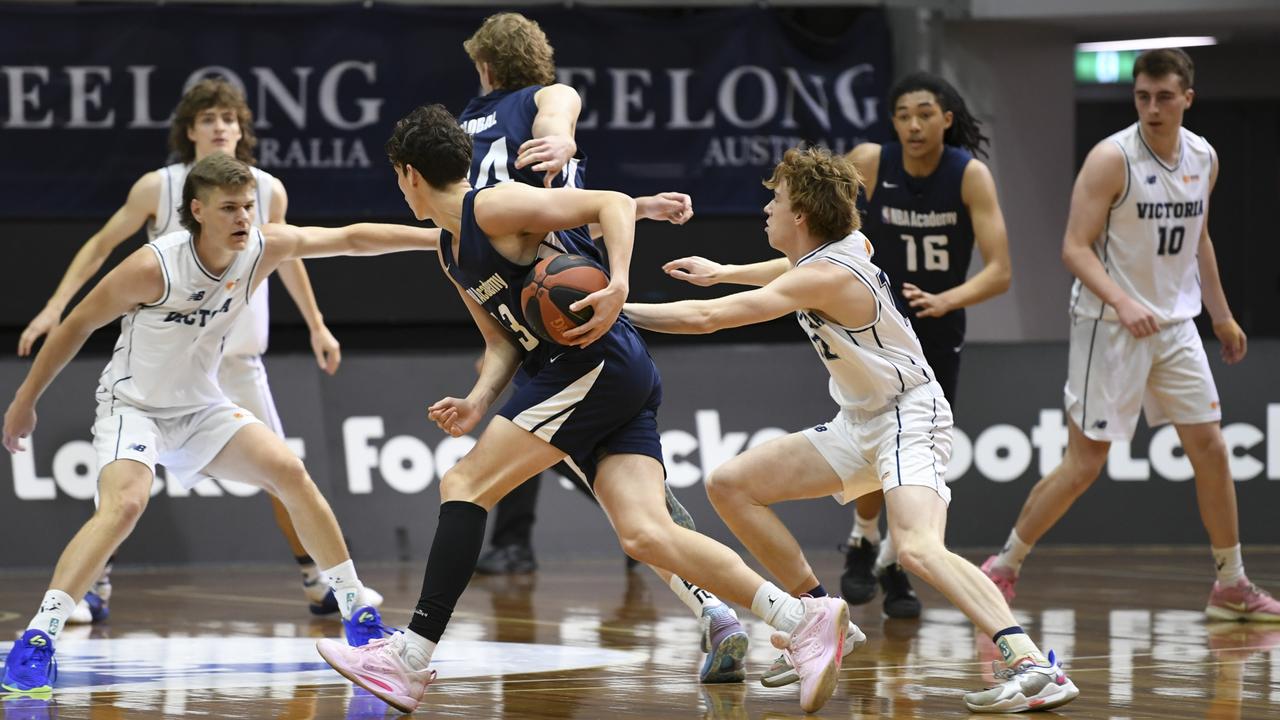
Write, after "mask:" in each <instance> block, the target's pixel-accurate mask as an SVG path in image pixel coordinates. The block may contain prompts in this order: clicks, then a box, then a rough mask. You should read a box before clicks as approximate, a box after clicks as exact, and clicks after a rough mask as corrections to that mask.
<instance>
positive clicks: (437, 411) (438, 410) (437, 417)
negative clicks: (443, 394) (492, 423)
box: [427, 397, 484, 437]
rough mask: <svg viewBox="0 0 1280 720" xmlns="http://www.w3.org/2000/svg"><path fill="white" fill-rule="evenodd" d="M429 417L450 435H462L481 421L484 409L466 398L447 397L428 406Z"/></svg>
mask: <svg viewBox="0 0 1280 720" xmlns="http://www.w3.org/2000/svg"><path fill="white" fill-rule="evenodd" d="M427 417H428V418H429V419H430V420H431V421H432V422H434V423H435V424H436V425H438V426H440V429H441V430H443V431H445V432H447V433H449V435H451V436H453V437H462V436H463V435H466V434H467V433H469V432H471V431H472V430H474V429H475V427H476V425H478V424H479V423H480V418H482V417H484V410H483V409H482V408H481V407H480V405H479V404H478V403H475V402H473V401H471V400H468V399H466V398H455V397H447V398H445V399H443V400H440V401H439V402H436V403H435V404H434V405H432V406H431V407H429V408H427Z"/></svg>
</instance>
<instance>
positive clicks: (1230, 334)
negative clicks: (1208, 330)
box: [1213, 318, 1249, 365]
mask: <svg viewBox="0 0 1280 720" xmlns="http://www.w3.org/2000/svg"><path fill="white" fill-rule="evenodd" d="M1213 334H1214V335H1217V336H1218V341H1219V342H1221V343H1222V361H1223V362H1225V363H1226V364H1228V365H1235V364H1236V363H1238V362H1240V361H1241V360H1243V359H1244V355H1245V353H1246V352H1248V349H1249V348H1248V345H1249V339H1248V338H1247V337H1245V334H1244V330H1241V329H1240V325H1239V323H1237V322H1236V321H1235V318H1227V319H1226V320H1223V321H1222V322H1216V323H1214V324H1213Z"/></svg>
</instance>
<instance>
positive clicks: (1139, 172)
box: [1071, 123, 1214, 325]
mask: <svg viewBox="0 0 1280 720" xmlns="http://www.w3.org/2000/svg"><path fill="white" fill-rule="evenodd" d="M1179 132H1180V133H1181V136H1182V139H1181V142H1180V143H1179V144H1180V146H1181V148H1182V149H1181V151H1180V152H1181V155H1180V156H1179V158H1178V162H1177V163H1176V164H1174V165H1173V166H1169V165H1166V164H1165V163H1164V161H1163V160H1161V159H1160V158H1158V157H1156V154H1155V153H1154V152H1152V151H1151V148H1149V147H1148V146H1147V143H1146V141H1145V140H1143V138H1142V133H1141V132H1140V131H1139V129H1138V124H1137V123H1134V124H1133V125H1130V126H1129V127H1127V128H1125V129H1124V130H1121V131H1120V132H1118V133H1116V134H1114V135H1112V136H1111V137H1109V138H1107V140H1108V141H1110V142H1113V143H1115V144H1116V146H1117V147H1119V148H1120V150H1121V151H1122V152H1123V153H1124V158H1125V166H1126V169H1127V174H1126V176H1125V188H1124V193H1123V194H1122V195H1121V196H1120V200H1119V201H1118V202H1117V203H1115V205H1113V206H1112V207H1111V212H1110V213H1109V214H1108V215H1107V226H1106V229H1105V230H1104V231H1103V234H1102V236H1101V237H1099V238H1098V239H1097V240H1096V241H1094V244H1093V249H1094V252H1095V253H1097V255H1098V258H1099V259H1100V260H1102V264H1103V266H1104V267H1106V269H1107V274H1108V275H1110V276H1111V279H1112V280H1114V281H1115V282H1116V284H1117V285H1119V286H1120V289H1121V290H1124V291H1125V293H1126V294H1128V295H1129V296H1130V297H1132V298H1133V299H1135V300H1137V301H1138V302H1140V303H1142V304H1143V305H1145V306H1146V307H1147V309H1149V310H1150V311H1151V312H1152V313H1153V314H1154V315H1155V316H1156V322H1158V323H1160V324H1161V325H1168V324H1170V323H1175V322H1179V321H1181V320H1187V319H1190V318H1193V317H1195V316H1196V315H1199V314H1200V273H1199V265H1198V263H1197V250H1198V248H1199V246H1200V233H1201V231H1202V230H1203V229H1204V220H1205V212H1206V211H1207V210H1208V208H1209V184H1210V177H1211V175H1212V172H1213V158H1214V152H1213V148H1212V147H1211V146H1210V145H1209V142H1208V141H1207V140H1205V139H1204V138H1202V137H1200V136H1199V135H1196V134H1195V133H1193V132H1191V131H1189V130H1187V129H1186V128H1180V129H1179ZM1071 312H1072V313H1073V314H1075V315H1076V316H1079V317H1086V318H1092V319H1101V320H1107V321H1110V322H1118V321H1119V318H1118V317H1117V316H1116V311H1115V308H1113V307H1110V306H1107V305H1104V304H1103V303H1102V300H1101V299H1099V298H1098V296H1097V295H1095V294H1094V293H1093V291H1092V290H1090V289H1089V288H1087V287H1085V286H1084V283H1082V282H1080V280H1079V279H1077V280H1076V281H1075V285H1074V286H1073V287H1072V289H1071Z"/></svg>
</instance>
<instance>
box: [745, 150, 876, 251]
mask: <svg viewBox="0 0 1280 720" xmlns="http://www.w3.org/2000/svg"><path fill="white" fill-rule="evenodd" d="M784 180H785V181H786V183H787V192H788V194H790V196H791V207H792V208H794V209H795V210H796V212H799V213H802V214H803V215H804V216H805V220H806V222H808V224H809V231H810V232H811V233H813V235H814V236H816V237H818V238H822V239H823V240H839V239H840V238H842V237H844V236H846V235H848V234H849V233H851V232H853V231H854V230H857V229H858V228H860V227H862V217H861V216H860V215H859V214H858V206H857V200H858V189H859V188H861V187H862V175H861V174H859V173H858V168H856V167H854V165H853V161H851V160H849V158H847V157H845V156H843V155H833V154H831V151H830V150H827V149H826V148H823V147H807V148H791V149H790V150H788V151H787V152H786V153H784V154H783V156H782V162H780V163H778V166H777V167H775V168H774V169H773V175H772V176H771V177H770V178H769V179H768V180H765V181H764V186H765V187H767V188H769V189H770V190H773V189H774V188H776V187H778V185H779V184H781V183H782V182H783V181H784Z"/></svg>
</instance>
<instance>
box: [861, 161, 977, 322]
mask: <svg viewBox="0 0 1280 720" xmlns="http://www.w3.org/2000/svg"><path fill="white" fill-rule="evenodd" d="M970 160H973V156H972V155H970V154H969V152H968V151H966V150H962V149H960V148H956V147H952V146H950V145H947V146H945V147H944V148H943V150H942V159H941V161H939V163H938V167H937V168H936V169H935V170H934V171H933V172H932V173H931V174H930V175H928V176H926V177H913V176H911V175H908V174H907V171H906V170H905V169H904V168H903V167H902V145H901V144H899V143H896V142H890V143H885V144H884V145H881V146H880V169H879V170H878V172H877V177H876V187H875V188H874V189H873V190H872V192H871V199H870V200H867V198H866V195H865V194H859V195H858V209H859V210H860V211H861V212H862V231H863V232H864V233H866V234H867V237H869V238H871V241H872V242H873V243H875V253H876V254H875V262H876V265H877V266H878V267H879V268H880V269H881V270H883V271H884V272H885V274H886V275H888V276H889V280H890V282H891V286H892V288H893V299H894V302H895V303H897V304H898V307H899V309H901V310H902V311H903V312H905V313H906V315H907V317H908V318H910V319H911V322H912V324H913V326H914V328H915V330H916V332H917V333H919V334H920V336H921V337H925V338H930V339H935V338H936V339H937V341H939V342H944V343H948V344H951V345H959V344H960V343H961V342H963V340H964V332H965V313H964V309H960V310H953V311H951V312H949V313H947V314H946V315H944V316H942V317H940V318H917V317H916V316H915V310H914V309H912V308H910V307H908V306H907V304H906V301H905V300H904V299H903V298H902V284H903V283H904V282H909V283H911V284H913V285H915V286H917V287H919V288H920V289H921V290H924V291H925V292H929V293H940V292H943V291H946V290H950V289H951V288H953V287H955V286H957V285H960V284H961V283H963V282H964V281H965V278H966V276H967V275H968V273H969V260H970V258H971V257H972V256H973V222H972V221H971V220H970V218H969V211H968V209H967V208H966V207H965V204H964V200H963V198H962V196H961V193H960V187H961V184H962V183H963V182H964V171H965V168H966V167H968V166H969V161H970Z"/></svg>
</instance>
